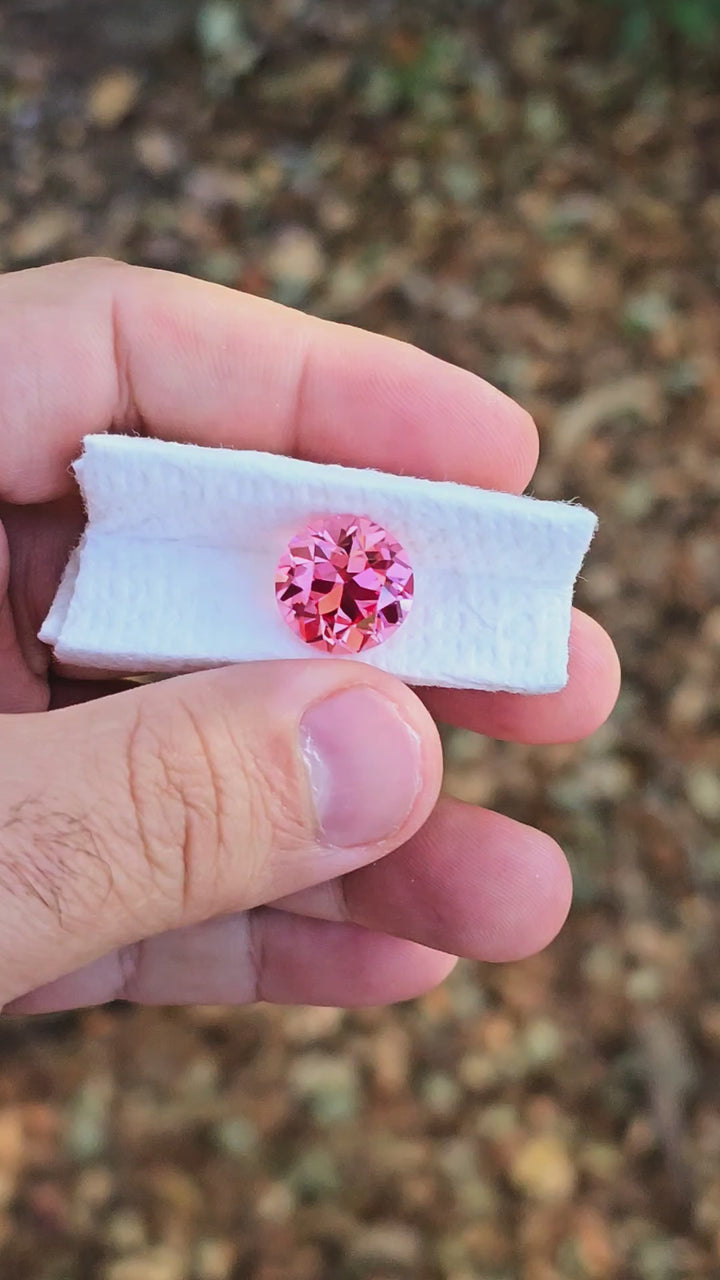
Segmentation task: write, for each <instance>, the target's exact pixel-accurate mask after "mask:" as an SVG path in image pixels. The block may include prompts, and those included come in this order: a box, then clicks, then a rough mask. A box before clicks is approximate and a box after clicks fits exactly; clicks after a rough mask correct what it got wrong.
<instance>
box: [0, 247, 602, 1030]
mask: <svg viewBox="0 0 720 1280" xmlns="http://www.w3.org/2000/svg"><path fill="white" fill-rule="evenodd" d="M0 369H1V370H2V378H1V379H0V519H1V520H2V524H1V525H0V712H3V713H8V714H3V715H2V716H0V761H1V762H2V763H1V765H0V974H1V975H2V977H1V978H0V1006H4V1007H5V1008H6V1009H7V1008H9V1009H10V1011H13V1012H14V1011H18V1012H23V1013H25V1012H42V1011H47V1010H52V1009H61V1008H68V1007H72V1006H76V1005H83V1004H91V1003H97V1002H101V1001H105V1000H110V999H113V998H116V997H122V998H125V999H130V1000H137V1001H141V1002H145V1003H168V1004H170V1003H190V1002H211V1003H223V1002H227V1003H237V1002H244V1001H250V1000H254V999H264V1000H272V1001H283V1002H294V1001H299V1002H303V1003H305V1002H307V1003H318V1004H320V1003H330V1004H338V1005H344V1004H346V1005H352V1004H367V1003H383V1002H386V1001H389V1000H395V999H400V998H406V997H409V996H411V995H415V994H417V993H419V992H421V991H423V990H425V989H427V988H429V987H431V986H432V985H434V984H435V983H436V982H438V981H439V980H440V979H442V978H443V977H444V976H445V975H446V974H447V972H448V971H449V970H450V968H451V967H452V964H453V957H454V956H456V955H464V956H472V957H476V958H480V959H485V960H507V959H512V958H517V957H520V956H523V955H527V954H530V953H532V952H533V951H535V950H538V949H540V948H541V947H543V946H544V945H545V944H546V943H547V942H549V941H550V939H551V938H552V937H553V936H554V935H555V933H556V932H557V930H558V929H559V928H560V926H561V924H562V922H563V920H564V918H565V915H566V912H567V909H568V905H569V900H570V891H571V889H570V872H569V869H568V866H567V863H566V861H565V858H564V856H563V854H562V853H561V851H560V849H559V848H558V847H557V845H556V844H555V843H554V842H553V841H552V840H550V839H549V838H548V837H547V836H545V835H542V834H541V833H540V832H537V831H533V830H532V829H530V828H528V827H525V826H523V825H521V824H520V823H517V822H513V821H511V820H510V819H508V818H505V817H502V816H501V815H499V814H495V813H490V812H487V811H485V810H482V809H479V808H475V807H473V806H470V805H465V804H461V803H459V802H458V801H455V800H452V799H450V798H447V797H444V798H441V799H438V793H439V790H440V783H441V752H440V745H439V739H438V735H437V730H436V728H435V726H434V723H433V721H432V719H431V716H430V714H429V712H428V710H427V709H426V707H429V708H430V709H431V710H432V712H433V713H434V714H436V715H437V716H439V717H441V718H442V719H445V720H448V721H450V722H451V723H454V724H458V725H462V726H465V727H467V728H470V729H474V730H477V731H479V732H481V733H484V734H487V735H490V736H494V737H500V738H506V739H515V740H518V741H521V742H530V743H543V742H568V741H574V740H576V739H578V738H581V737H583V736H585V735H586V734H588V733H590V732H592V731H593V730H594V729H595V728H596V727H597V726H598V725H599V724H600V723H601V722H602V721H603V720H604V719H605V717H606V716H607V714H608V713H609V711H610V709H611V707H612V705H613V703H614V700H615V697H616V693H617V688H618V666H617V659H616V657H615V653H614V650H613V647H612V645H611V643H610V641H609V639H608V637H607V636H606V635H605V634H604V632H603V631H602V630H601V628H600V627H598V626H597V625H596V624H595V623H594V622H592V621H591V620H590V619H589V618H587V617H585V616H584V615H582V614H580V613H577V612H576V613H575V615H574V620H573V629H572V637H571V659H570V678H569V682H568V685H567V687H566V688H565V689H564V690H563V691H562V692H560V693H557V694H551V695H544V696H540V697H522V696H520V695H509V694H482V693H461V692H456V691H452V692H450V691H440V690H435V691H427V692H426V693H425V694H423V701H424V702H425V704H426V705H425V706H424V705H423V701H421V699H420V697H418V695H417V694H415V693H413V692H411V691H410V690H409V689H407V688H406V687H405V686H404V685H402V684H401V683H400V682H399V681H397V680H395V679H393V678H391V677H389V676H387V675H384V674H383V673H382V672H380V671H378V670H375V669H374V668H372V667H369V666H367V665H364V664H361V663H354V662H348V661H346V660H340V661H333V660H328V661H324V662H312V661H308V662H303V661H297V660H296V661H293V662H290V663H284V664H277V663H258V664H253V665H245V666H243V665H239V666H235V667H230V668H225V669H223V670H216V671H209V672H204V673H200V674H197V675H192V676H183V677H178V678H174V679H172V680H167V681H163V682H161V683H156V684H151V685H146V686H142V687H135V688H132V689H128V688H127V687H126V688H124V690H123V691H122V692H115V691H114V690H115V689H116V686H113V685H111V684H110V683H109V682H108V683H103V682H101V681H97V680H92V679H90V678H89V677H90V675H91V673H87V672H82V671H57V670H54V669H53V668H52V666H51V665H50V661H49V657H50V655H49V653H48V651H47V650H46V649H45V648H44V647H43V646H42V645H41V644H40V643H39V641H38V640H37V639H36V635H37V631H38V628H39V626H40V623H41V621H42V619H43V617H44V615H45V613H46V612H47V608H48V606H49V604H50V601H51V599H52V597H53V595H54V592H55V589H56V587H57V583H58V581H59V577H60V574H61V572H62V569H63V567H64V564H65V562H66V560H67V557H68V554H69V551H70V549H71V547H72V545H73V543H74V542H75V541H76V540H77V537H78V534H79V532H80V529H81V528H82V519H83V518H82V510H81V507H80V502H79V498H78V495H77V491H76V489H75V486H74V482H73V480H72V477H71V475H70V472H69V470H68V467H69V464H70V462H71V461H72V460H73V459H74V458H75V457H76V456H77V454H78V452H79V448H80V441H81V438H82V437H83V436H84V435H85V434H87V433H89V432H95V431H108V430H116V431H126V432H130V431H140V432H142V433H147V434H152V435H156V436H159V437H162V438H168V439H176V440H183V441H194V442H196V443H199V444H206V445H219V444H222V445H226V446H233V447H236V448H250V449H265V450H270V451H274V452H280V453H292V454H297V455H299V456H302V457H307V458H311V459H314V460H317V461H328V462H329V461H334V462H341V463H345V464H348V465H353V466H370V467H377V468H380V469H382V470H386V471H398V470H402V471H405V472H408V473H410V474H413V475H417V476H427V477H429V478H431V479H433V478H449V479H453V480H457V481H462V482H463V483H466V484H475V485H480V486H483V487H486V488H496V489H507V490H511V491H514V492H520V491H521V490H522V489H523V488H524V487H525V486H526V484H527V483H528V481H529V480H530V477H531V475H532V472H533V469H534V466H535V463H536V459H537V435H536V431H535V428H534V426H533V424H532V422H531V420H530V419H529V417H528V416H527V414H526V413H525V412H524V411H523V410H522V409H519V408H518V407H517V406H516V405H515V404H513V403H512V401H510V400H508V399H507V398H506V397H505V396H503V395H502V394H501V393H500V392H498V391H496V390H494V389H493V388H492V387H490V386H488V385H487V384H486V383H484V382H482V381H481V380H480V379H479V378H476V377H474V376H473V375H472V374H470V373H467V372H465V371H462V370H459V369H456V368H453V367H452V366H449V365H446V364H444V363H443V362H441V361H439V360H436V359H434V358H432V357H431V356H428V355H426V354H424V353H422V352H420V351H418V350H416V349H414V348H412V347H409V346H406V345H404V344H401V343H397V342H394V341H391V340H389V339H386V338H381V337H376V336H374V335H371V334H367V333H364V332H361V331H358V330H353V329H350V328H345V327H341V326H338V325H332V324H328V323H326V322H323V321H319V320H316V319H312V318H309V317H306V316H303V315H298V314H297V313H294V312H292V311H289V310H287V309H285V308H283V307H280V306H277V305H275V304H273V303H270V302H266V301H264V300H261V299H256V298H251V297H245V296H243V295H239V294H237V293H234V292H232V291H230V290H227V289H222V288H219V287H216V286H213V285H208V284H203V283H201V282H199V281H196V280H191V279H186V278H184V277H181V276H174V275H170V274H167V273H164V272H155V271H149V270H144V269H141V268H134V267H127V266H124V265H122V264H117V263H109V262H104V261H100V260H98V261H93V260H88V261H80V262H74V263H64V264H61V265H58V266H54V267H44V268H40V269H38V270H34V271H25V272H20V273H18V274H15V275H8V276H5V277H4V278H2V279H0ZM3 527H4V535H3ZM50 708H52V709H50ZM9 713H19V714H9ZM303 747H304V748H305V758H304V757H303ZM308 761H309V762H310V765H311V768H310V769H308V763H307V762H308Z"/></svg>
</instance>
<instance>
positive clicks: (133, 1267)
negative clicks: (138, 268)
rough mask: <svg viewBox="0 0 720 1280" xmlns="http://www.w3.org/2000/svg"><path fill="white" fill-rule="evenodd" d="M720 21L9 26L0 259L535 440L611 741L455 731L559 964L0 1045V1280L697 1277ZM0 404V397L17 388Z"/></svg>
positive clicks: (708, 901)
mask: <svg viewBox="0 0 720 1280" xmlns="http://www.w3.org/2000/svg"><path fill="white" fill-rule="evenodd" d="M719 23H720V4H718V3H716V0H624V3H621V2H620V0H617V3H614V2H612V0H605V2H604V3H603V2H602V0H594V2H591V0H584V3H581V2H580V0H577V2H576V0H555V2H552V0H548V2H547V3H531V2H529V0H528V2H527V3H521V2H520V0H518V2H517V3H512V0H507V3H499V2H498V3H493V2H492V0H464V2H463V0H455V3H453V2H452V0H441V2H438V3H433V2H431V0H424V3H422V4H418V3H410V2H408V3H402V0H362V2H361V3H358V2H356V0H257V2H256V3H251V2H250V0H248V2H247V3H240V2H239V0H206V2H205V3H198V2H195V0H173V2H172V3H170V2H169V0H127V2H126V3H122V2H121V0H115V2H114V3H108V2H106V0H37V2H32V0H0V262H1V264H2V267H3V268H4V269H6V270H14V269H17V268H20V267H24V266H27V265H33V264H37V263H42V262H46V261H51V260H53V259H57V258H63V257H69V256H73V255H78V254H111V255H115V256H118V257H122V258H126V259H129V260H131V261H134V262H142V263H146V264H150V265H153V266H161V267H168V268H172V269H174V270H179V271H184V272H189V273H191V274H194V275H197V276H201V277H204V278H206V279H210V280H215V281H220V282H222V283H223V284H226V285H229V286H231V287H233V288H238V289H244V290H249V291H250V292H253V293H259V294H265V295H268V296H271V297H275V298H279V299H281V300H282V301H284V302H287V303H291V304H293V305H296V306H299V307H302V308H306V309H308V310H310V311H313V312H317V313H319V314H321V315H324V316H329V317H332V318H334V319H338V320H341V321H348V322H351V323H353V324H357V325H362V326H365V327H367V328H370V329H376V330H379V331H382V332H383V333H388V334H393V335H397V336H399V337H401V338H405V339H408V340H410V341H412V342H416V343H419V344H420V345H421V346H423V347H426V348H428V349H429V350H431V351H433V352H436V353H437V354H439V355H441V356H444V357H446V358H447V359H449V360H452V361H456V362H458V363H460V364H462V365H465V366H467V367H469V368H471V369H473V370H476V371H477V372H479V373H481V374H483V375H484V376H485V377H487V378H488V379H490V380H491V381H493V382H495V383H497V384H499V385H500V386H502V387H503V388H504V389H506V390H507V391H508V392H509V393H510V394H511V395H513V396H515V397H517V399H519V400H520V401H522V403H523V404H525V405H526V406H527V407H528V408H529V409H531V411H532V412H533V413H534V415H535V417H536V419H537V421H538V424H539V427H540V431H541V435H542V439H543V461H542V464H541V467H540V470H539V472H538V476H537V479H536V482H535V485H534V492H535V493H537V494H538V495H541V496H547V497H564V498H571V497H578V498H580V499H581V500H582V501H583V502H584V503H587V504H588V505H589V506H591V507H593V508H594V509H596V510H597V511H598V512H599V513H600V517H601V532H600V535H599V537H598V539H597V542H596V544H595V546H594V549H593V553H592V555H591V557H590V559H589V562H588V565H587V569H586V572H585V575H584V579H583V581H582V583H581V588H580V595H581V602H582V604H583V605H584V606H585V607H586V608H587V609H589V610H590V611H591V612H593V613H594V614H596V615H597V616H598V617H599V618H600V619H601V620H602V621H603V623H604V624H605V625H606V626H607V627H608V629H609V630H610V632H611V633H612V635H613V636H614V638H615V640H616V642H617V644H618V647H619V649H620V652H621V657H622V661H623V665H624V672H625V680H624V688H623V693H622V696H621V699H620V704H619V707H618V710H617V712H616V714H615V715H614V717H613V719H612V721H611V722H610V724H609V725H608V726H606V727H605V728H604V729H603V730H602V731H601V732H600V733H599V734H597V736H596V737H595V738H594V739H593V740H592V741H591V742H589V743H588V744H586V745H584V746H582V747H580V748H575V747H573V748H564V747H563V748H552V749H545V748H541V749H538V748H533V749H530V748H523V747H514V746H508V745H498V744H495V743H492V742H489V741H486V740H483V739H481V738H477V737H473V736H472V735H469V734H463V733H454V734H450V733H448V735H447V737H446V748H447V787H448V789H449V791H451V792H453V793H454V794H456V795H458V796H460V797H462V798H463V799H466V800H471V801H476V802H478V803H482V804H485V805H490V806H495V807H498V808H501V809H503V810H504V811H506V812H507V813H510V814H512V815H514V816H515V817H517V818H520V819H522V820H524V821H529V822H532V823H535V824H537V825H539V826H542V827H544V828H546V829H547V830H548V831H550V832H552V834H553V835H554V836H556V837H557V839H558V840H559V841H560V842H561V843H562V845H563V846H564V848H565V849H566V850H567V851H568V854H569V856H570V859H571V861H572V864H573V868H574V872H575V881H576V902H575V907H574V910H573V913H572V916H571V919H570V921H569V923H568V925H567V927H566V929H565V931H564V933H563V935H562V937H561V938H560V939H559V940H558V941H557V942H556V943H555V944H554V945H553V946H552V947H551V948H550V949H549V950H548V951H547V952H546V953H545V954H543V955H541V956H540V957H538V958H537V959H535V960H532V961H528V962H527V963H522V964H512V965H507V966H501V967H498V968H491V967H481V966H475V965H470V964H463V965H461V966H460V968H459V969H458V971H457V973H456V975H455V976H454V977H453V979H452V980H451V981H450V982H449V983H448V984H447V985H446V986H445V987H443V988H442V989H441V990H439V991H437V992H436V993H434V994H433V995H431V996H428V997H427V998H426V999H424V1000H421V1001H419V1002H416V1003H413V1004H411V1005H407V1006H403V1007H399V1008H395V1009H390V1010H380V1011H367V1012H353V1013H344V1012H343V1011H341V1010H336V1009H321V1010H316V1009H291V1010H282V1009H269V1008H257V1009H251V1010H240V1011H233V1010H228V1009H225V1008H204V1009H189V1010H168V1011H166V1010H149V1011H146V1010H138V1009H130V1008H125V1007H116V1008H107V1009H101V1010H97V1011H88V1012H83V1013H81V1014H77V1015H66V1016H62V1017H58V1018H54V1019H53V1018H47V1019H42V1020H38V1021H10V1022H8V1023H4V1024H3V1026H2V1029H1V1034H0V1058H1V1062H0V1275H2V1277H12V1278H13V1280H14V1278H15V1277H18V1278H20V1277H22V1278H23V1280H91V1278H92V1280H94V1278H95V1277H98V1278H99V1280H403V1278H405V1280H408V1278H409V1277H412V1280H636V1278H637V1280H695V1278H699V1277H703V1278H705V1277H717V1276H718V1275H720V1106H719V1102H720V1098H719V1095H718V1078H719V1075H720V1073H719V1071H718V1049H719V1048H720V987H719V986H718V972H719V971H720V962H719V960H718V942H719V940H720V931H719V930H718V912H717V902H718V888H719V887H720V694H719V690H720V680H719V678H718V677H719V675H720V671H719V668H720V661H719V660H720V568H719V559H720V502H719V501H718V497H719V495H720V409H719V405H720V298H719V296H718V291H719V289H720V89H719V88H718V85H719V84H720V80H719V79H718V71H719V70H720V32H719V30H718V24H719ZM0 376H2V375H1V371H0Z"/></svg>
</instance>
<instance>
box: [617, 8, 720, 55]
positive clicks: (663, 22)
mask: <svg viewBox="0 0 720 1280" xmlns="http://www.w3.org/2000/svg"><path fill="white" fill-rule="evenodd" d="M596 3H600V4H604V5H605V7H606V8H612V9H615V10H617V11H618V12H619V13H620V14H621V19H622V40H623V44H624V45H625V47H626V48H627V49H629V50H639V49H642V48H643V47H645V46H647V45H649V44H652V43H653V42H654V41H655V39H656V38H657V37H658V35H662V34H669V35H671V36H679V37H680V38H681V39H682V40H683V41H685V42H687V44H689V45H692V46H693V47H695V48H705V47H707V46H708V45H711V46H717V45H720V0H596Z"/></svg>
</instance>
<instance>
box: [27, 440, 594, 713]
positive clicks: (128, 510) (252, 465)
mask: <svg viewBox="0 0 720 1280" xmlns="http://www.w3.org/2000/svg"><path fill="white" fill-rule="evenodd" d="M74 469H75V473H76V475H77V478H78V481H79V484H80V488H81V490H82V494H83V498H84V500H85V504H86V507H87V514H88V524H87V528H86V531H85V534H84V536H83V539H82V542H81V543H80V546H79V547H78V548H77V549H76V550H75V551H74V552H73V555H72V557H71V560H70V563H69V565H68V567H67V570H66V573H65V576H64V577H63V580H62V582H61V584H60V587H59V589H58V592H57V595H56V597H55V600H54V602H53V605H52V608H51V610H50V612H49V614H48V616H47V618H46V620H45V623H44V625H43V628H42V630H41V632H40V639H41V640H43V641H45V643H47V644H49V645H52V646H53V648H54V651H55V656H56V657H57V659H58V660H60V661H62V662H65V663H72V664H74V665H80V666H85V667H88V668H104V669H108V670H112V671H122V672H125V673H130V672H173V671H188V670H193V669H197V668H202V667H210V666H216V665H224V664H225V663H230V662H248V661H257V660H261V659H272V658H284V659H288V658H290V659H291V658H312V659H316V660H318V661H323V660H324V659H325V660H326V659H327V657H328V655H327V654H326V653H324V652H318V651H317V650H316V649H315V648H311V647H310V646H308V645H305V644H303V643H302V641H301V640H299V639H298V638H297V636H295V635H294V634H293V632H292V631H291V630H290V629H289V628H288V626H287V625H286V623H285V622H284V621H283V619H282V618H281V616H280V612H279V610H278V607H277V604H276V601H275V592H274V574H275V568H276V565H277V562H278V560H279V558H280V556H281V554H282V552H283V550H284V549H285V546H286V544H287V542H288V540H289V539H290V537H291V536H292V535H293V534H294V533H296V532H298V531H299V530H300V529H301V528H303V526H304V525H305V524H306V523H307V522H308V520H309V519H310V518H312V517H313V516H316V515H320V514H329V513H333V512H337V513H347V512H352V513H354V514H356V515H367V516H370V517H371V518H372V519H373V520H376V521H378V522H379V523H380V524H382V525H384V526H385V527H386V528H387V529H388V530H390V532H391V533H393V534H395V536H396V537H397V538H398V539H399V540H400V542H401V543H402V544H403V546H404V547H405V549H406V551H407V553H408V556H409V559H410V561H411V563H412V566H413V569H414V573H415V597H414V601H413V606H412V609H411V610H410V613H409V616H408V618H407V619H406V621H405V622H404V623H403V625H402V626H401V627H400V628H399V629H398V630H397V632H395V633H394V634H393V635H392V636H391V637H390V638H389V639H388V640H387V641H386V642H385V643H384V644H382V645H379V646H378V647H377V648H375V649H370V650H369V651H368V652H367V654H364V653H363V654H361V655H359V658H358V659H356V660H359V661H363V662H367V663H369V664H370V665H372V666H375V667H380V668H381V669H383V670H385V671H390V672H392V673H393V674H395V675H397V676H400V677H401V678H402V679H403V680H406V681H407V682H408V683H410V684H422V685H436V686H446V687H450V688H468V689H491V690H497V689H506V690H511V691H516V692H522V693H546V692H552V691H554V690H557V689H560V688H562V687H563V685H564V684H565V683H566V680H567V658H568V636H569V628H570V609H571V603H572V591H573V585H574V582H575V578H576V577H577V574H578V572H579V570H580V566H581V564H582V560H583V557H584V555H585V552H586V551H587V548H588V546H589V543H590V540H591V538H592V535H593V532H594V529H595V524H596V520H595V516H594V515H593V514H592V512H590V511H586V510H585V509H584V508H583V507H579V506H576V505H573V504H569V503H560V502H540V501H537V500H535V499H533V498H527V497H516V496H513V495H510V494H504V493H495V492H490V491H487V490H480V489H473V488H470V487H468V486H465V485H457V484H452V483H450V482H445V481H443V482H437V481H430V480H418V479H414V478H412V477H410V476H395V475H387V474H385V473H381V472H377V471H363V470H356V469H350V468H346V467H340V466H335V465H325V464H319V463H313V462H303V461H299V460H297V459H294V458H285V457H279V456H276V455H273V454H266V453H254V452H241V451H236V450H231V449H208V448H201V447H199V446H197V445H187V444H170V443H167V442H165V441H160V440H147V439H140V438H138V437H132V436H106V435H92V436H88V437H87V438H86V439H85V441H84V452H83V454H82V457H81V458H80V459H79V460H78V461H77V462H76V463H75V468H74Z"/></svg>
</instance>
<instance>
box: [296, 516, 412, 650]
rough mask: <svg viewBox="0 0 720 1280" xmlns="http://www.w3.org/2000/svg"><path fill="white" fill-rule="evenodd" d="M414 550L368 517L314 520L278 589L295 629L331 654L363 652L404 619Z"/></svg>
mask: <svg viewBox="0 0 720 1280" xmlns="http://www.w3.org/2000/svg"><path fill="white" fill-rule="evenodd" d="M413 589H414V584H413V571H412V566H411V564H410V562H409V560H408V558H407V553H406V552H405V550H404V548H403V547H402V546H401V545H400V543H399V542H398V540H397V538H395V537H394V536H393V535H392V534H391V533H389V532H388V530H387V529H384V528H383V527H382V525H379V524H377V523H376V522H375V521H374V520H371V519H370V518H369V517H368V516H355V515H331V516H324V517H322V518H321V519H317V520H313V521H311V523H310V524H308V525H307V526H306V528H304V529H302V530H301V531H300V532H299V533H297V534H296V535H295V537H294V538H291V540H290V542H289V543H288V546H287V549H286V550H285V552H284V553H283V555H282V557H281V559H280V563H279V564H278V567H277V571H276V573H275V595H276V597H277V601H278V605H279V607H280V612H281V614H282V616H283V618H284V619H285V621H286V622H287V624H288V626H289V627H290V629H291V630H292V631H294V632H295V634H296V635H297V636H299V637H300V639H301V640H304V641H305V643H306V644H310V645H315V646H316V647H317V648H319V649H324V650H326V651H327V652H329V653H332V652H340V653H361V652H362V651H363V650H364V649H371V648H373V647H374V646H375V645H378V644H382V642H383V641H384V640H387V638H388V636H390V635H392V633H393V632H394V631H396V630H397V628H398V627H399V626H400V625H401V623H403V622H404V620H405V618H406V617H407V615H408V612H409V610H410V606H411V605H412V599H413Z"/></svg>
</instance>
